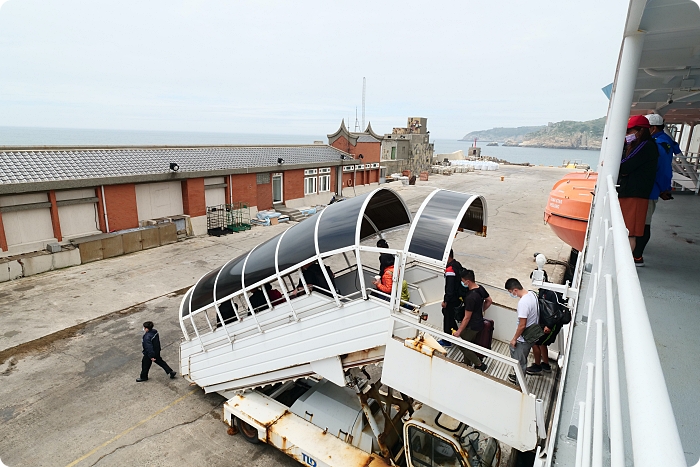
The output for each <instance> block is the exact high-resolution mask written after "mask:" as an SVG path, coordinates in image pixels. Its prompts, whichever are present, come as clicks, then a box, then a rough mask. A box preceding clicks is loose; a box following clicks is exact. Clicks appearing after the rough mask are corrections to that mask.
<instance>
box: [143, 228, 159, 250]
mask: <svg viewBox="0 0 700 467" xmlns="http://www.w3.org/2000/svg"><path fill="white" fill-rule="evenodd" d="M157 246H160V229H158V228H151V229H143V230H142V231H141V248H142V249H144V250H147V249H149V248H153V247H157Z"/></svg>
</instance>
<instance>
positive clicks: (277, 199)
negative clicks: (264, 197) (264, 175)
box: [272, 175, 282, 203]
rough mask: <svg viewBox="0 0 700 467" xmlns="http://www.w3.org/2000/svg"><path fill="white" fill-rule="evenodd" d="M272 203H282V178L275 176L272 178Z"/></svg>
mask: <svg viewBox="0 0 700 467" xmlns="http://www.w3.org/2000/svg"><path fill="white" fill-rule="evenodd" d="M272 202H273V203H281V202H282V176H281V175H274V176H273V177H272Z"/></svg>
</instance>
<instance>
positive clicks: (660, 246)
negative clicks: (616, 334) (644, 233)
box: [637, 194, 700, 465]
mask: <svg viewBox="0 0 700 467" xmlns="http://www.w3.org/2000/svg"><path fill="white" fill-rule="evenodd" d="M674 198H675V199H673V200H670V201H662V200H659V203H658V204H657V205H656V212H655V213H654V217H653V219H652V222H651V240H650V241H649V244H648V245H647V248H646V250H645V251H644V262H645V263H646V265H645V267H643V268H639V269H637V273H638V275H639V282H640V283H641V285H642V292H643V294H644V301H645V302H646V306H647V312H648V313H649V321H650V322H651V328H652V330H653V332H654V340H655V341H656V350H657V351H658V353H659V359H660V360H661V367H662V369H663V372H664V377H665V379H666V386H667V387H668V392H669V396H670V399H671V405H672V406H673V412H674V415H675V416H676V423H677V425H678V431H679V433H680V437H681V443H682V444H683V450H684V451H685V456H686V460H687V462H688V465H695V463H696V462H698V458H700V404H698V400H699V399H700V395H699V394H700V391H699V390H698V385H699V384H700V359H698V358H697V355H698V352H699V351H700V345H698V338H697V335H698V330H700V312H699V311H700V287H698V284H699V283H700V268H699V267H698V265H699V264H700V215H698V213H700V197H698V196H692V195H682V194H674Z"/></svg>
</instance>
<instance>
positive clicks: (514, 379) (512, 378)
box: [508, 373, 518, 385]
mask: <svg viewBox="0 0 700 467" xmlns="http://www.w3.org/2000/svg"><path fill="white" fill-rule="evenodd" d="M508 381H510V382H511V383H513V384H515V385H517V384H518V378H517V377H516V376H515V373H511V374H509V375H508Z"/></svg>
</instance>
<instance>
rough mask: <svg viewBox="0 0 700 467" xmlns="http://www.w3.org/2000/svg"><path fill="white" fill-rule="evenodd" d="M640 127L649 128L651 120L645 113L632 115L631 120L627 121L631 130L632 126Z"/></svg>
mask: <svg viewBox="0 0 700 467" xmlns="http://www.w3.org/2000/svg"><path fill="white" fill-rule="evenodd" d="M636 126H637V127H640V128H649V120H647V118H646V117H645V116H644V115H635V116H634V117H630V119H629V121H628V122H627V129H628V130H629V129H630V128H634V127H636Z"/></svg>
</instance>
